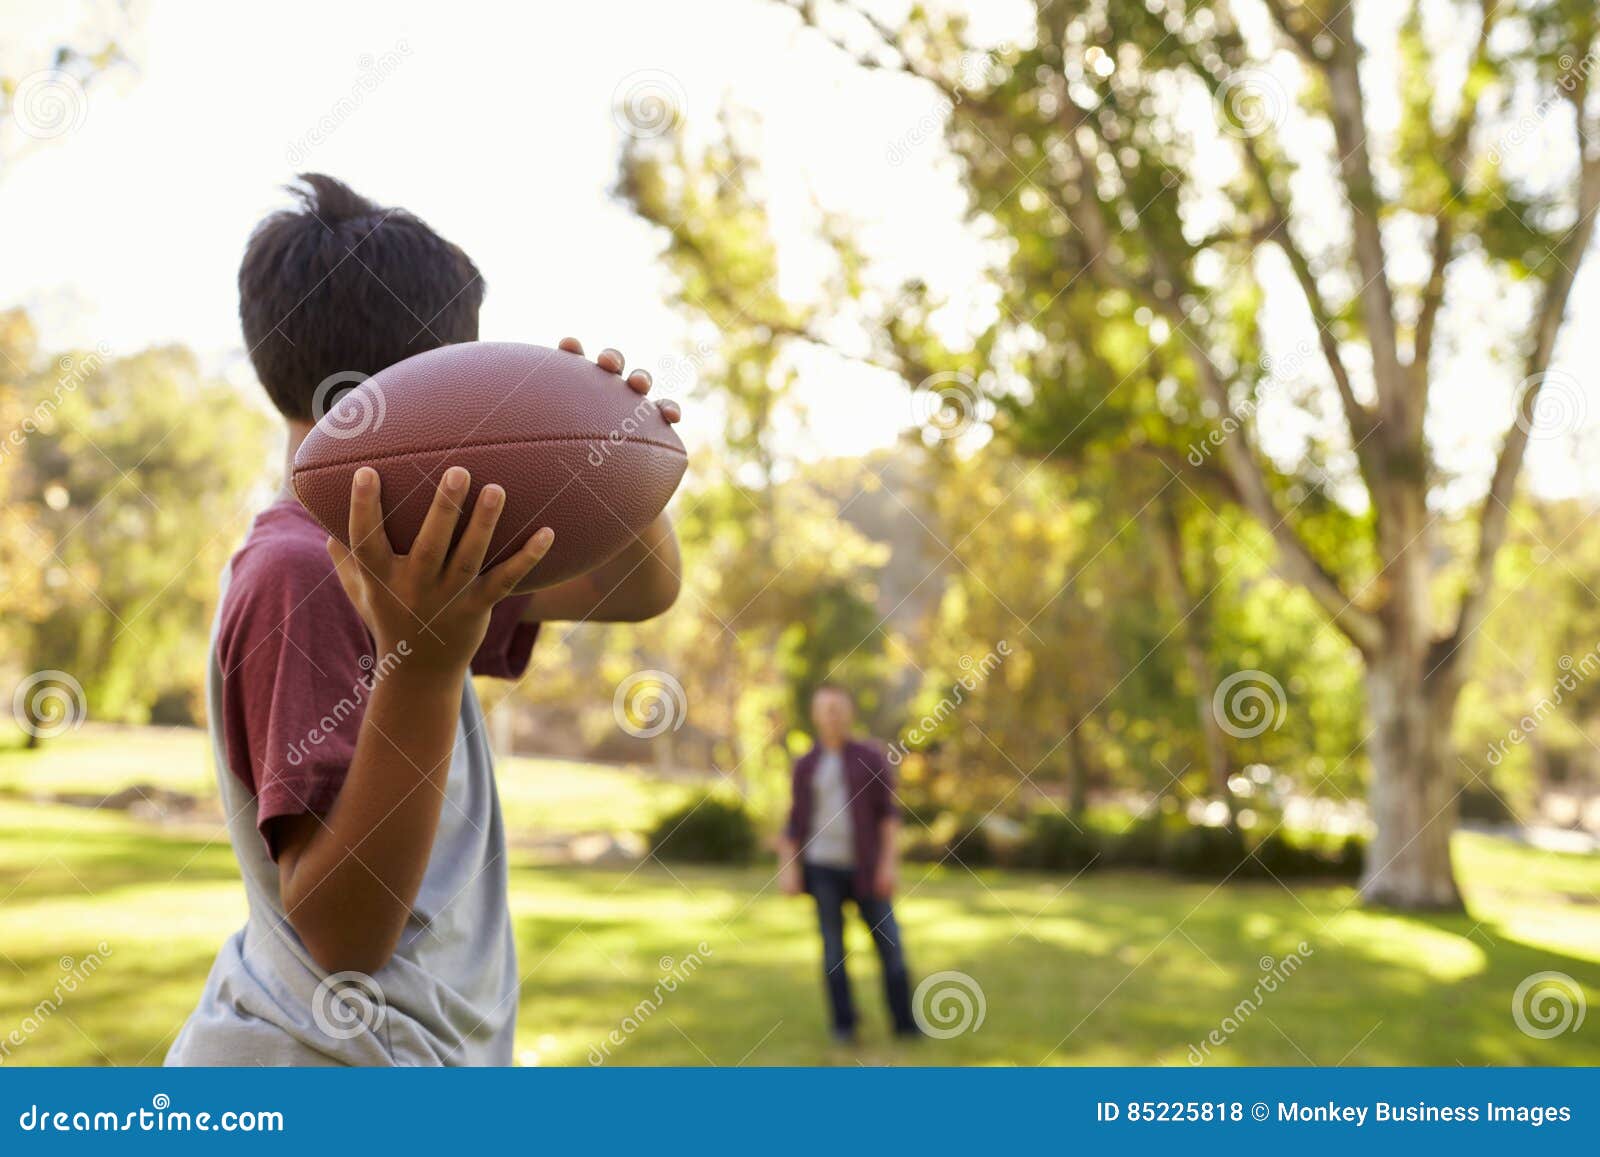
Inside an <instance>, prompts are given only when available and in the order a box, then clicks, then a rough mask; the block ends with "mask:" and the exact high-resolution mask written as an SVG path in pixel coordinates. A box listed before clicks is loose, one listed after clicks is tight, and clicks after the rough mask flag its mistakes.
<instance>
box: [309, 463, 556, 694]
mask: <svg viewBox="0 0 1600 1157" xmlns="http://www.w3.org/2000/svg"><path fill="white" fill-rule="evenodd" d="M471 481H472V479H471V477H470V476H469V475H468V473H467V471H466V470H464V469H463V468H462V467H460V466H452V467H450V468H449V469H448V470H446V471H445V473H444V478H443V480H442V481H441V482H440V483H439V489H438V491H437V493H435V494H434V497H433V505H432V506H431V507H430V508H429V509H428V514H427V517H426V518H424V519H423V523H422V529H421V530H420V531H419V532H418V533H417V538H416V541H415V542H413V543H412V544H411V550H410V553H408V554H395V553H394V551H393V550H392V549H391V548H390V546H389V538H388V536H387V535H386V534H385V533H384V531H383V508H382V506H381V505H380V503H379V485H380V484H379V479H378V472H377V471H376V470H373V469H372V468H371V467H369V466H363V467H362V468H361V469H359V470H357V471H356V473H355V477H354V479H352V480H351V483H350V543H351V545H350V547H348V548H347V547H346V546H345V545H344V544H343V543H341V542H340V541H339V540H338V539H336V538H330V539H328V552H329V553H330V554H332V555H333V561H334V565H335V566H336V567H337V569H338V572H339V582H340V583H341V584H343V586H344V590H345V594H347V595H349V596H350V601H351V602H352V603H354V604H355V606H356V609H357V610H358V611H359V612H360V614H361V618H362V619H363V621H365V623H366V624H367V629H368V630H370V631H371V632H372V637H373V639H374V640H375V642H376V644H377V647H378V652H379V654H388V653H390V652H392V651H394V650H395V649H396V648H397V647H399V645H400V644H401V643H405V644H406V646H407V649H406V650H405V652H404V653H405V655H406V662H407V665H415V667H417V668H428V669H433V670H439V671H451V672H453V671H461V670H465V669H466V667H467V665H468V664H469V663H471V661H472V656H473V654H474V653H476V651H477V649H478V647H479V645H480V644H481V643H482V642H483V636H484V633H485V632H486V631H487V630H488V629H489V612H490V611H491V610H493V609H494V605H495V603H497V602H499V601H500V600H501V599H503V598H505V597H506V596H507V595H509V594H511V593H512V592H513V591H514V590H515V589H516V586H517V584H518V583H519V582H521V581H522V580H523V578H524V577H525V576H526V575H527V574H528V572H529V571H531V570H532V569H533V568H534V566H535V565H536V564H537V563H538V562H539V560H540V559H542V558H543V557H544V556H545V554H546V552H547V551H549V549H550V544H551V543H552V542H553V541H554V540H555V532H554V531H553V530H551V529H550V528H549V527H545V528H543V529H541V530H539V531H538V532H537V533H536V534H534V536H533V537H532V538H530V539H529V540H528V541H527V543H526V544H524V545H523V547H522V549H521V550H519V551H518V552H517V553H516V554H515V555H513V556H512V557H511V558H509V559H507V560H506V561H505V562H502V563H501V564H500V565H499V566H497V567H495V568H494V569H493V570H491V571H489V572H488V573H487V574H483V575H480V574H479V573H478V572H479V571H480V570H481V569H482V567H483V560H484V556H485V554H486V553H487V551H488V549H489V539H490V537H491V536H492V535H493V534H494V527H495V523H497V522H498V521H499V520H500V512H501V511H502V510H503V509H504V508H505V491H504V490H502V489H501V488H500V487H499V486H496V485H493V484H490V485H488V486H485V487H484V488H483V491H482V492H481V493H480V494H479V496H478V501H477V503H476V505H475V506H474V508H473V511H472V515H471V517H470V518H469V520H468V522H467V528H466V530H465V531H464V532H463V533H462V535H461V541H460V542H458V543H457V544H456V547H455V550H453V551H452V550H451V549H450V540H451V538H452V537H453V536H454V535H455V529H456V522H457V521H458V520H459V518H460V517H461V503H462V502H463V500H464V499H465V498H466V494H467V489H468V487H469V485H470V484H471Z"/></svg>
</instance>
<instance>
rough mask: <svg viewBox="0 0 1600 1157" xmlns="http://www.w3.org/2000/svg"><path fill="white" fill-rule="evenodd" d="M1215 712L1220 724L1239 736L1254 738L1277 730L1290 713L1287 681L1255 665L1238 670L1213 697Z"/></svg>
mask: <svg viewBox="0 0 1600 1157" xmlns="http://www.w3.org/2000/svg"><path fill="white" fill-rule="evenodd" d="M1211 714H1212V716H1213V717H1214V718H1215V719H1216V721H1217V726H1218V727H1221V728H1222V730H1224V731H1226V732H1227V733H1228V734H1229V735H1231V736H1233V737H1234V738H1235V739H1254V738H1255V737H1256V736H1258V735H1260V734H1261V733H1262V732H1264V731H1268V730H1271V731H1276V730H1278V728H1280V727H1282V726H1283V721H1284V718H1285V717H1286V715H1287V714H1288V700H1287V699H1286V698H1285V696H1284V694H1283V684H1281V683H1279V682H1278V681H1277V680H1276V679H1274V678H1273V677H1272V676H1271V675H1269V674H1267V673H1266V672H1265V671H1258V670H1256V669H1255V668H1254V667H1252V668H1250V669H1248V670H1245V671H1235V672H1234V673H1233V674H1232V675H1229V676H1228V677H1227V678H1226V679H1224V680H1223V681H1222V682H1221V683H1218V684H1217V689H1216V691H1215V692H1214V693H1213V694H1212V696H1211Z"/></svg>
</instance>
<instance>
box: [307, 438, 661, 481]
mask: <svg viewBox="0 0 1600 1157" xmlns="http://www.w3.org/2000/svg"><path fill="white" fill-rule="evenodd" d="M552 442H591V443H607V442H612V443H621V442H630V443H632V444H633V445H635V446H653V447H655V448H656V449H657V450H667V451H670V452H671V453H673V454H679V455H682V456H683V457H685V458H687V457H688V456H689V455H688V451H686V450H684V449H683V447H681V446H674V445H672V444H671V443H670V442H657V441H656V440H655V439H653V438H617V439H613V438H612V437H611V435H610V434H605V435H601V436H598V437H587V438H585V437H579V436H576V435H565V434H564V435H559V436H556V437H550V438H507V439H505V440H504V441H500V442H469V443H463V444H462V445H459V446H439V447H435V448H432V449H428V450H401V451H399V452H397V453H393V454H363V455H361V456H360V457H356V458H341V459H339V460H338V461H336V462H318V463H317V464H316V465H314V466H313V465H310V464H307V465H305V466H298V465H297V466H296V467H295V468H294V472H295V473H296V474H301V473H305V472H307V471H311V470H331V469H333V468H334V467H336V466H359V465H364V464H366V463H368V462H389V461H394V460H395V459H400V458H421V457H424V456H426V455H430V454H449V453H451V452H453V451H456V450H462V451H476V450H493V449H497V448H499V447H501V446H542V445H547V444H549V443H552Z"/></svg>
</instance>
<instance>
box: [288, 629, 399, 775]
mask: <svg viewBox="0 0 1600 1157" xmlns="http://www.w3.org/2000/svg"><path fill="white" fill-rule="evenodd" d="M410 654H411V643H410V641H409V640H406V639H401V640H400V642H398V643H396V644H395V648H394V650H392V651H387V652H385V653H384V654H383V655H382V656H380V657H378V658H376V659H375V658H373V657H372V656H371V655H362V656H361V658H360V659H358V660H356V662H357V663H358V664H359V665H360V667H361V670H362V671H363V672H364V674H363V675H362V676H361V677H359V678H357V679H356V681H355V683H354V684H353V685H352V686H351V688H350V694H348V695H346V696H344V697H343V698H342V699H340V700H339V701H338V702H337V703H335V704H334V705H333V706H332V707H330V708H329V709H328V710H327V712H326V713H325V714H324V715H323V716H322V718H321V719H319V720H317V722H316V724H315V725H314V726H313V727H312V728H311V730H310V731H307V732H306V734H305V736H304V737H303V738H301V739H300V740H299V741H297V742H295V743H292V744H290V745H289V750H288V752H287V753H286V755H285V758H286V759H287V760H288V762H289V766H290V767H299V766H300V765H301V764H302V763H304V762H305V760H306V756H308V755H310V754H311V749H312V748H314V747H321V746H322V745H323V744H324V743H326V742H327V741H328V739H329V738H330V737H331V736H332V735H333V733H334V732H335V731H337V730H339V728H340V727H342V726H343V725H344V724H345V723H346V722H347V721H349V720H351V719H359V718H360V716H361V715H362V714H363V712H364V711H365V708H366V703H367V697H368V696H369V695H371V694H372V689H373V688H374V687H376V686H377V685H378V682H379V681H380V680H381V679H383V678H384V677H385V676H387V675H388V674H389V673H390V672H391V671H393V670H394V669H395V668H396V667H398V666H399V665H400V663H401V661H402V660H403V659H405V658H406V657H407V656H408V655H410Z"/></svg>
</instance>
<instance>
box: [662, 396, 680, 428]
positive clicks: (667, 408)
mask: <svg viewBox="0 0 1600 1157" xmlns="http://www.w3.org/2000/svg"><path fill="white" fill-rule="evenodd" d="M656 409H658V410H660V411H661V416H662V417H663V418H665V419H666V420H667V424H668V425H669V426H671V425H676V424H677V423H678V422H680V421H681V420H682V419H683V410H682V409H680V408H679V406H678V403H677V402H674V401H673V400H672V399H671V398H662V399H661V400H660V401H659V402H657V403H656Z"/></svg>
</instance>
